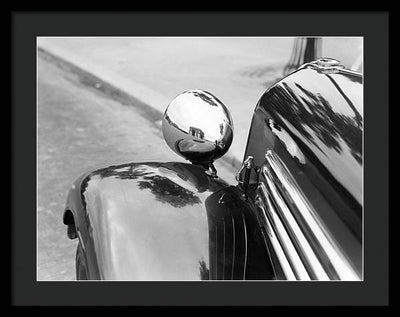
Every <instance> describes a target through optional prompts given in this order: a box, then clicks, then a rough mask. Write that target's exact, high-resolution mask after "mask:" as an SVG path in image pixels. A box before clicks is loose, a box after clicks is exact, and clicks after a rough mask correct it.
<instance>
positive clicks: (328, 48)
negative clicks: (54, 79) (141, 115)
mask: <svg viewBox="0 0 400 317" xmlns="http://www.w3.org/2000/svg"><path fill="white" fill-rule="evenodd" d="M293 42H294V38H291V37H59V38H57V37H39V38H38V46H39V47H42V48H44V49H46V50H49V51H50V52H53V53H54V54H56V55H58V56H60V57H62V58H65V59H66V60H68V61H70V62H72V63H74V64H76V65H78V66H80V67H82V68H83V69H85V70H87V71H89V72H91V73H93V74H96V75H97V76H99V77H100V78H103V79H104V80H105V81H107V82H109V83H111V84H113V85H114V86H116V87H118V88H121V89H122V90H124V91H126V92H128V93H130V94H132V95H133V96H135V97H136V98H138V99H140V100H142V101H144V102H145V103H147V104H149V105H150V106H152V107H154V108H155V109H158V110H159V111H161V112H163V111H164V110H165V108H166V106H167V104H168V103H169V102H170V101H171V100H172V98H174V97H175V96H176V95H177V94H179V93H181V92H182V91H185V90H188V89H194V88H201V89H205V90H208V91H209V92H211V93H213V94H215V95H216V96H217V97H218V98H219V99H220V100H221V101H222V102H224V103H225V105H226V106H227V107H228V108H229V109H230V110H231V113H232V117H233V122H234V125H235V136H234V139H233V143H232V146H231V150H230V151H229V152H228V153H227V155H228V156H232V157H234V158H236V159H237V161H238V162H240V161H241V160H242V159H243V152H244V148H245V145H246V141H247V135H248V129H249V126H250V121H251V117H252V112H253V109H254V107H255V105H256V103H257V101H258V100H259V98H260V96H261V94H262V93H263V92H264V91H265V89H266V88H268V87H269V86H270V85H271V83H273V82H274V81H275V80H277V79H280V78H281V77H282V73H283V69H284V66H285V65H286V64H287V63H288V62H289V60H290V56H291V53H292V48H293ZM321 53H322V56H327V57H334V58H337V59H339V60H341V61H342V63H343V64H344V65H346V66H349V67H350V66H352V65H353V64H354V63H355V59H357V58H358V57H359V56H361V55H360V54H361V53H362V38H323V39H322V52H321ZM361 57H362V56H361Z"/></svg>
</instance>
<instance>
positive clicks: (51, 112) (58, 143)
mask: <svg viewBox="0 0 400 317" xmlns="http://www.w3.org/2000/svg"><path fill="white" fill-rule="evenodd" d="M103 88H104V87H101V86H100V84H99V83H96V82H93V80H92V79H91V78H90V77H87V76H86V75H85V74H84V73H79V72H76V70H74V69H70V68H69V67H68V65H65V64H60V63H58V62H57V60H53V59H52V58H51V57H49V56H47V55H46V54H43V53H39V57H38V113H37V115H38V116H37V122H38V149H37V150H38V166H37V168H38V170H37V181H38V204H37V216H38V218H37V226H38V228H37V229H38V230H37V239H38V240H37V246H38V253H37V255H38V259H37V265H38V271H37V279H38V280H71V279H74V278H75V267H74V261H75V249H76V245H77V241H76V240H69V239H68V238H67V236H66V227H65V226H64V225H63V224H62V212H63V207H64V203H65V198H66V193H67V191H68V189H69V187H70V185H71V183H72V181H73V180H74V179H75V178H76V177H77V176H79V175H80V174H81V173H83V172H85V171H87V170H90V169H93V168H96V167H104V166H107V165H110V164H117V163H126V162H131V161H180V160H181V159H180V158H179V157H178V156H177V155H176V154H174V153H173V152H172V151H171V150H170V149H169V148H168V146H167V145H166V143H165V141H164V140H163V138H162V133H161V130H160V127H159V126H158V125H157V123H156V121H157V120H158V118H157V116H155V115H153V114H152V113H151V112H150V113H149V112H146V110H145V109H146V107H145V106H143V105H142V104H141V103H140V102H139V101H135V100H124V99H123V98H121V96H119V95H118V94H117V93H115V92H112V91H107V90H106V89H103ZM220 164H222V163H220ZM217 168H218V171H219V173H220V175H221V176H223V177H224V178H226V179H228V181H232V180H233V178H232V172H231V171H230V170H228V169H226V168H225V167H224V166H223V165H218V166H217Z"/></svg>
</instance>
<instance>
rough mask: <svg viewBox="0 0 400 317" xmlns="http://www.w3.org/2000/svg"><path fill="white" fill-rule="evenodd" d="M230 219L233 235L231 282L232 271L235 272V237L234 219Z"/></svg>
mask: <svg viewBox="0 0 400 317" xmlns="http://www.w3.org/2000/svg"><path fill="white" fill-rule="evenodd" d="M231 219H232V234H233V249H232V250H233V252H232V274H231V280H233V276H234V270H235V248H236V241H235V239H236V236H235V229H236V228H235V219H233V217H232V216H231Z"/></svg>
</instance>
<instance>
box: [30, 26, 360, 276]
mask: <svg viewBox="0 0 400 317" xmlns="http://www.w3.org/2000/svg"><path fill="white" fill-rule="evenodd" d="M36 61H37V64H36V71H37V73H36V76H37V82H36V84H37V87H36V88H37V100H36V101H37V105H36V127H37V136H36V139H37V144H36V151H37V152H36V153H37V158H36V159H37V171H36V178H37V201H36V203H37V205H36V212H37V214H36V220H37V223H36V228H37V232H36V238H37V241H36V246H37V250H36V251H37V258H36V264H37V268H36V269H37V270H36V280H37V281H50V282H51V281H79V282H80V281H82V280H91V281H97V282H101V281H160V282H163V281H182V282H183V281H199V282H206V281H208V282H210V281H226V282H228V281H231V282H233V281H236V282H237V281H249V282H250V281H251V282H258V281H263V282H265V281H270V282H274V283H280V282H287V281H298V282H302V281H312V282H319V281H330V282H341V281H347V282H348V281H356V282H362V281H364V253H365V252H364V247H365V245H364V220H365V217H364V198H365V197H364V172H363V170H364V80H363V76H364V38H363V37H362V36H325V35H323V34H319V33H318V28H316V29H315V34H314V35H309V34H305V35H304V36H298V35H295V36H290V35H287V36H37V38H36ZM78 284H79V283H78Z"/></svg>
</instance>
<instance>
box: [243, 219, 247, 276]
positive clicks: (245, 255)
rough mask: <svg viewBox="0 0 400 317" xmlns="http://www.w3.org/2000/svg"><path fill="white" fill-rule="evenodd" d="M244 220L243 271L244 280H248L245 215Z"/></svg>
mask: <svg viewBox="0 0 400 317" xmlns="http://www.w3.org/2000/svg"><path fill="white" fill-rule="evenodd" d="M242 219H243V228H244V269H243V279H244V280H245V279H246V266H247V228H246V220H245V219H244V215H243V214H242Z"/></svg>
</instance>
